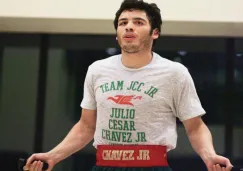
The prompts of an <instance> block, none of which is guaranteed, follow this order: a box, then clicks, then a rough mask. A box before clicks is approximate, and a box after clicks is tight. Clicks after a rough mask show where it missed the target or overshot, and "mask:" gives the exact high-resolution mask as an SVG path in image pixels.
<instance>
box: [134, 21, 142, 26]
mask: <svg viewBox="0 0 243 171" xmlns="http://www.w3.org/2000/svg"><path fill="white" fill-rule="evenodd" d="M135 23H136V24H137V25H143V22H141V21H136V22H135Z"/></svg>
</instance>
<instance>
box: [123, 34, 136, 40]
mask: <svg viewBox="0 0 243 171" xmlns="http://www.w3.org/2000/svg"><path fill="white" fill-rule="evenodd" d="M123 39H124V40H126V41H131V40H134V39H136V36H134V35H125V36H124V37H123Z"/></svg>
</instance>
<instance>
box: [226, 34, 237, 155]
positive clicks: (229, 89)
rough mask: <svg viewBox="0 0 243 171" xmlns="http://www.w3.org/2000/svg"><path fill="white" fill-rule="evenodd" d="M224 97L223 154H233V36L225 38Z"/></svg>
mask: <svg viewBox="0 0 243 171" xmlns="http://www.w3.org/2000/svg"><path fill="white" fill-rule="evenodd" d="M226 59H227V60H226V85H225V86H226V99H225V114H226V122H225V155H226V156H227V157H229V158H232V155H233V148H232V147H233V115H232V107H233V106H232V99H233V98H232V97H233V88H234V68H235V42H234V39H233V38H228V39H227V40H226Z"/></svg>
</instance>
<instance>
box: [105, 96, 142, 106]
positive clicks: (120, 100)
mask: <svg viewBox="0 0 243 171" xmlns="http://www.w3.org/2000/svg"><path fill="white" fill-rule="evenodd" d="M136 99H139V100H141V99H142V96H135V95H130V96H125V95H116V96H115V97H108V98H107V100H112V101H113V102H115V103H116V104H122V105H131V106H134V105H133V103H132V100H136Z"/></svg>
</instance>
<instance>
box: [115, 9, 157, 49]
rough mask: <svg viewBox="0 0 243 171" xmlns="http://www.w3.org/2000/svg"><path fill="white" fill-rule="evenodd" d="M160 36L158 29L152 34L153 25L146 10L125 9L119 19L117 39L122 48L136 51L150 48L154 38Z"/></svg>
mask: <svg viewBox="0 0 243 171" xmlns="http://www.w3.org/2000/svg"><path fill="white" fill-rule="evenodd" d="M157 38H158V32H157V30H154V31H153V32H152V34H151V26H150V23H149V20H148V18H147V15H146V13H145V12H144V11H140V10H129V11H123V12H122V13H121V15H120V17H119V19H118V27H117V40H118V43H119V45H120V46H121V48H122V50H124V51H125V52H127V53H136V52H139V51H141V50H144V49H150V48H151V47H152V43H153V40H154V39H157Z"/></svg>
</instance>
